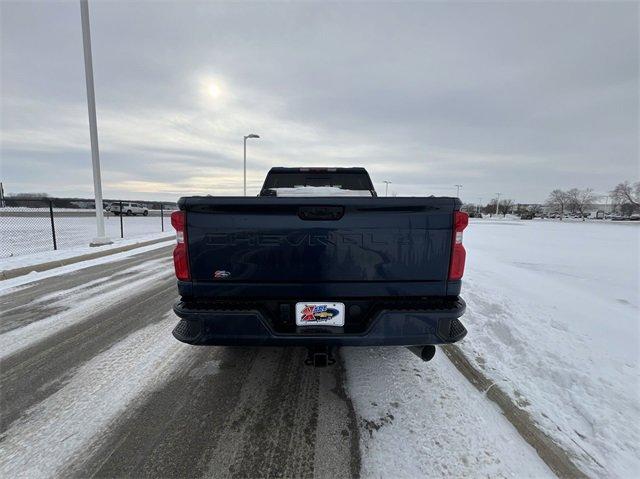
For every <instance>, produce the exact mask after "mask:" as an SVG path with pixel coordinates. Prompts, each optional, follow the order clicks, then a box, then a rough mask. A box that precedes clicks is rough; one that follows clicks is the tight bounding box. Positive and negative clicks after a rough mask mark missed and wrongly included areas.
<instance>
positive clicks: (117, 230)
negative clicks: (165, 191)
mask: <svg viewBox="0 0 640 479" xmlns="http://www.w3.org/2000/svg"><path fill="white" fill-rule="evenodd" d="M74 206H75V205H73V204H69V202H68V201H66V200H60V199H56V198H42V199H32V198H29V199H22V198H20V199H17V198H16V199H12V198H5V199H4V200H3V201H2V204H0V239H1V241H0V259H1V258H7V257H11V256H22V255H26V254H31V253H40V252H45V251H51V250H58V249H70V248H75V247H83V246H88V245H89V243H90V242H91V240H92V239H93V238H95V236H96V212H95V209H91V206H92V205H86V204H85V205H83V206H84V208H83V207H77V206H75V207H74ZM174 209H175V204H168V203H160V202H153V203H152V202H149V203H140V202H132V201H124V200H123V201H110V202H108V203H105V210H104V217H105V220H104V222H105V229H106V234H107V236H108V237H109V238H112V239H117V238H136V237H142V236H147V235H153V234H154V233H162V232H163V231H167V232H168V231H169V230H170V226H171V225H170V219H169V216H170V215H171V211H173V210H174Z"/></svg>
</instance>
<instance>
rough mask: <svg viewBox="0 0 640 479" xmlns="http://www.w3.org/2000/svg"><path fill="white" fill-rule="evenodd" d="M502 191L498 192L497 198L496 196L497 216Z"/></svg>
mask: <svg viewBox="0 0 640 479" xmlns="http://www.w3.org/2000/svg"><path fill="white" fill-rule="evenodd" d="M501 194H502V193H496V195H497V198H496V216H498V205H499V204H500V195H501Z"/></svg>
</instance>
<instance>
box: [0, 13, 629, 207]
mask: <svg viewBox="0 0 640 479" xmlns="http://www.w3.org/2000/svg"><path fill="white" fill-rule="evenodd" d="M0 8H1V9H2V15H1V20H0V21H1V22H2V25H1V26H2V33H1V35H2V38H1V40H2V44H1V45H2V46H1V47H0V48H1V49H2V50H1V53H2V58H1V60H0V61H1V62H2V63H1V67H2V71H1V80H2V103H1V113H2V125H1V131H2V145H1V150H0V153H1V155H2V158H1V160H2V164H1V167H2V177H3V181H4V182H5V183H6V189H7V190H8V191H10V192H17V191H25V190H38V191H41V190H47V191H49V192H50V193H52V194H78V195H90V194H91V192H92V182H91V181H92V180H91V170H90V152H89V139H88V121H87V113H86V103H85V102H86V97H85V90H84V71H83V64H82V44H81V33H80V21H79V12H78V6H77V4H74V3H46V2H39V3H19V2H15V3H10V2H3V3H2V4H1V6H0ZM637 18H638V5H637V4H634V3H601V4H599V3H517V4H505V3H479V4H474V3H457V4H443V3H410V4H409V3H407V4H359V3H358V4H341V3H330V4H307V3H304V4H294V3H286V4H278V3H268V4H260V3H251V4H241V3H212V4H206V3H179V4H178V3H163V2H158V3H147V2H145V3H120V2H117V3H116V2H95V3H92V4H91V21H92V25H91V26H92V40H93V51H94V69H95V78H96V95H97V108H98V127H99V134H100V148H101V158H102V168H103V175H102V176H103V179H104V184H105V195H107V196H122V197H125V198H126V197H134V198H140V197H148V198H164V199H173V198H175V197H176V196H179V195H181V194H185V193H215V194H239V193H240V192H241V190H242V176H241V172H242V136H243V135H245V134H247V133H250V132H255V133H258V134H260V136H261V139H259V140H252V141H250V142H249V145H248V148H249V154H248V177H249V184H250V186H251V192H252V193H256V192H257V191H258V189H259V186H260V185H261V183H262V180H263V177H264V174H265V173H266V171H267V170H268V168H269V167H271V166H313V165H317V166H365V167H366V168H367V169H369V171H370V172H371V174H372V177H373V179H374V182H376V183H377V184H381V182H382V180H384V179H389V180H391V181H392V182H393V183H392V189H393V190H394V191H396V192H397V193H399V194H408V195H409V194H427V193H429V194H431V193H433V194H443V195H444V194H448V195H450V194H453V192H454V188H453V184H454V183H463V184H464V188H463V199H464V198H465V197H466V198H468V199H469V201H475V199H477V197H484V198H485V199H486V198H488V197H489V196H490V195H492V194H494V193H495V192H496V191H500V192H502V193H503V194H504V195H506V196H511V197H514V198H515V199H516V200H519V201H523V202H527V201H540V200H543V199H544V198H545V197H546V196H547V193H548V191H549V190H551V189H553V188H556V187H573V186H578V187H586V186H590V187H593V188H595V189H596V190H599V191H606V190H608V189H610V188H611V187H612V186H613V185H614V184H615V183H617V182H618V181H621V180H624V179H630V180H635V179H637V178H638V177H639V176H640V173H639V171H638V168H639V166H638V165H639V158H638V156H639V153H638V148H639V146H638V105H639V101H638V58H639V51H638V22H637ZM212 92H214V94H212ZM61 172H64V174H62V173H61Z"/></svg>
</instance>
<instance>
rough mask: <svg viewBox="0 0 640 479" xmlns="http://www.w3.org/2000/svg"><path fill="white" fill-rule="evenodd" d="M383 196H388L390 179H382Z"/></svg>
mask: <svg viewBox="0 0 640 479" xmlns="http://www.w3.org/2000/svg"><path fill="white" fill-rule="evenodd" d="M383 183H384V196H385V197H386V196H389V183H391V182H390V181H387V180H384V181H383Z"/></svg>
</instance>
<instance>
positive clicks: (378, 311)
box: [171, 168, 468, 366]
mask: <svg viewBox="0 0 640 479" xmlns="http://www.w3.org/2000/svg"><path fill="white" fill-rule="evenodd" d="M178 206H179V210H178V211H176V212H174V213H173V214H172V216H171V222H172V225H173V227H174V228H175V229H176V232H177V245H176V247H175V250H174V254H173V258H174V264H175V272H176V276H177V279H178V290H179V293H180V296H181V298H180V300H179V301H178V302H177V303H176V304H175V306H174V311H175V313H176V314H177V315H178V316H179V317H180V318H181V321H180V322H179V323H178V325H177V326H176V328H175V329H174V331H173V335H174V336H175V337H176V338H177V339H178V340H180V341H183V342H185V343H189V344H196V345H245V346H304V347H307V348H308V350H309V355H308V358H307V362H308V363H310V364H314V365H316V366H322V365H326V364H327V363H331V362H332V356H331V351H332V348H333V347H336V346H383V345H401V346H409V347H410V349H411V350H412V351H413V352H415V353H416V354H417V355H418V356H420V357H421V358H422V359H424V360H429V359H431V358H432V357H433V355H434V354H435V346H434V345H436V344H443V343H452V342H455V341H459V340H460V339H462V338H463V337H464V336H465V335H466V333H467V331H466V329H465V328H464V326H463V325H462V323H461V322H460V321H459V318H460V317H461V316H462V314H463V313H464V310H465V303H464V301H463V300H462V299H461V298H460V296H459V294H460V287H461V279H462V275H463V272H464V262H465V250H464V247H463V246H462V231H463V230H464V228H465V227H466V226H467V223H468V217H467V215H466V213H463V212H460V206H461V203H460V200H459V199H457V198H441V197H433V196H431V197H427V198H413V197H412V198H398V197H394V198H380V197H378V196H377V195H376V192H375V190H374V188H373V184H372V183H371V179H370V178H369V174H368V173H367V171H366V170H365V169H364V168H272V169H271V170H270V171H269V173H268V175H267V177H266V179H265V182H264V186H263V188H262V190H261V193H260V195H259V196H258V197H214V196H194V197H184V198H181V199H180V200H179V201H178Z"/></svg>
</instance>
